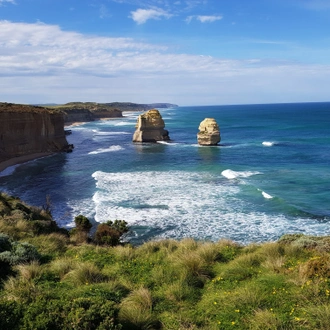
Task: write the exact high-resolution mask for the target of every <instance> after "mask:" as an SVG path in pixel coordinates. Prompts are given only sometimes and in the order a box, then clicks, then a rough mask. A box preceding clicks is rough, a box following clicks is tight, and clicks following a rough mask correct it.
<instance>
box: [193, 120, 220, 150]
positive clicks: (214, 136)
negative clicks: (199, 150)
mask: <svg viewBox="0 0 330 330" xmlns="http://www.w3.org/2000/svg"><path fill="white" fill-rule="evenodd" d="M198 129H199V132H198V133H197V141H198V144H200V145H202V146H214V145H217V144H218V143H219V142H220V140H221V137H220V129H219V126H218V124H217V122H216V121H215V119H214V118H205V119H204V120H203V121H202V122H201V123H200V125H199V128H198Z"/></svg>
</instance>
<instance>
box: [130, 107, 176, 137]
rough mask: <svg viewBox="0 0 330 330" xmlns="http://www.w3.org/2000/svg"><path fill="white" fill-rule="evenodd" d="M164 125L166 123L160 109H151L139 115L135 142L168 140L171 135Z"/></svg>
mask: <svg viewBox="0 0 330 330" xmlns="http://www.w3.org/2000/svg"><path fill="white" fill-rule="evenodd" d="M164 127H165V123H164V120H163V118H162V116H161V115H160V113H159V111H158V110H156V109H152V110H149V111H147V112H146V113H144V114H142V115H140V116H139V117H138V120H137V124H136V126H135V128H136V130H135V133H134V135H133V142H157V141H168V140H169V139H170V137H169V136H168V131H167V130H165V129H164Z"/></svg>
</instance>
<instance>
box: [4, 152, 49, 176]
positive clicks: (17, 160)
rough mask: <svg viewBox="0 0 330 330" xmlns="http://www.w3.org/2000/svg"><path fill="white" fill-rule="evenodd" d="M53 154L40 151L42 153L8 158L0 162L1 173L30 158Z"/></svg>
mask: <svg viewBox="0 0 330 330" xmlns="http://www.w3.org/2000/svg"><path fill="white" fill-rule="evenodd" d="M52 154H53V153H52V152H40V153H35V154H31V155H25V156H20V157H14V158H11V159H8V160H6V161H4V162H0V173H1V172H2V171H4V170H5V169H6V168H8V167H10V166H14V165H18V164H23V163H26V162H28V161H30V160H33V159H37V158H41V157H45V156H50V155H52Z"/></svg>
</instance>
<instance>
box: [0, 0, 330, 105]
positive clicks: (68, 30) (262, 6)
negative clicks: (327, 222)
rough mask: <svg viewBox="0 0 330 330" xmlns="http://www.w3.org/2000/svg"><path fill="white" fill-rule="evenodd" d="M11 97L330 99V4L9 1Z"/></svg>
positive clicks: (6, 35)
mask: <svg viewBox="0 0 330 330" xmlns="http://www.w3.org/2000/svg"><path fill="white" fill-rule="evenodd" d="M0 45H1V46H0V101H2V102H15V103H53V102H54V103H65V102H71V101H95V102H114V101H127V102H138V103H150V102H171V103H177V104H179V105H208V104H245V103H282V102H314V101H316V102H317V101H330V93H329V86H330V0H260V1H259V0H231V1H229V0H173V1H169V0H66V1H64V0H63V1H62V0H0Z"/></svg>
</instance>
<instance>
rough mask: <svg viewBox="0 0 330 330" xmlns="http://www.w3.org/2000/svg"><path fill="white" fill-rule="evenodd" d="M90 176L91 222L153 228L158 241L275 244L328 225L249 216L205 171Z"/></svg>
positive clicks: (233, 191) (233, 190) (230, 189)
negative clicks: (111, 221)
mask: <svg viewBox="0 0 330 330" xmlns="http://www.w3.org/2000/svg"><path fill="white" fill-rule="evenodd" d="M93 177H94V179H95V181H96V192H95V194H94V196H93V203H94V207H95V220H96V221H98V222H105V221H107V220H109V219H124V220H126V221H127V222H128V223H129V225H130V226H146V227H148V228H158V229H159V231H160V232H161V234H157V235H158V236H157V237H158V238H183V237H196V238H204V239H211V240H218V239H220V238H224V237H226V238H231V239H234V240H237V241H241V242H244V243H247V242H252V241H264V240H269V239H276V238H278V237H279V236H280V235H282V234H284V233H287V232H302V231H303V230H305V231H306V232H309V233H310V234H313V233H314V234H316V233H318V232H320V226H323V227H324V230H325V229H326V228H327V226H328V225H327V224H315V221H313V220H312V219H305V218H294V219H288V218H286V216H284V215H282V214H278V215H276V214H275V215H272V216H270V215H269V214H266V213H263V212H257V211H251V208H250V206H249V203H250V202H249V201H248V200H244V199H242V197H241V195H240V191H241V189H240V185H239V184H237V185H233V184H230V185H228V184H225V182H226V181H224V182H219V180H215V178H214V176H212V175H211V174H209V173H207V172H199V173H191V172H180V171H169V172H151V171H149V172H132V173H105V172H101V171H98V172H95V173H94V174H93ZM302 228H303V229H302ZM150 230H152V229H150ZM135 238H137V237H136V236H135Z"/></svg>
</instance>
